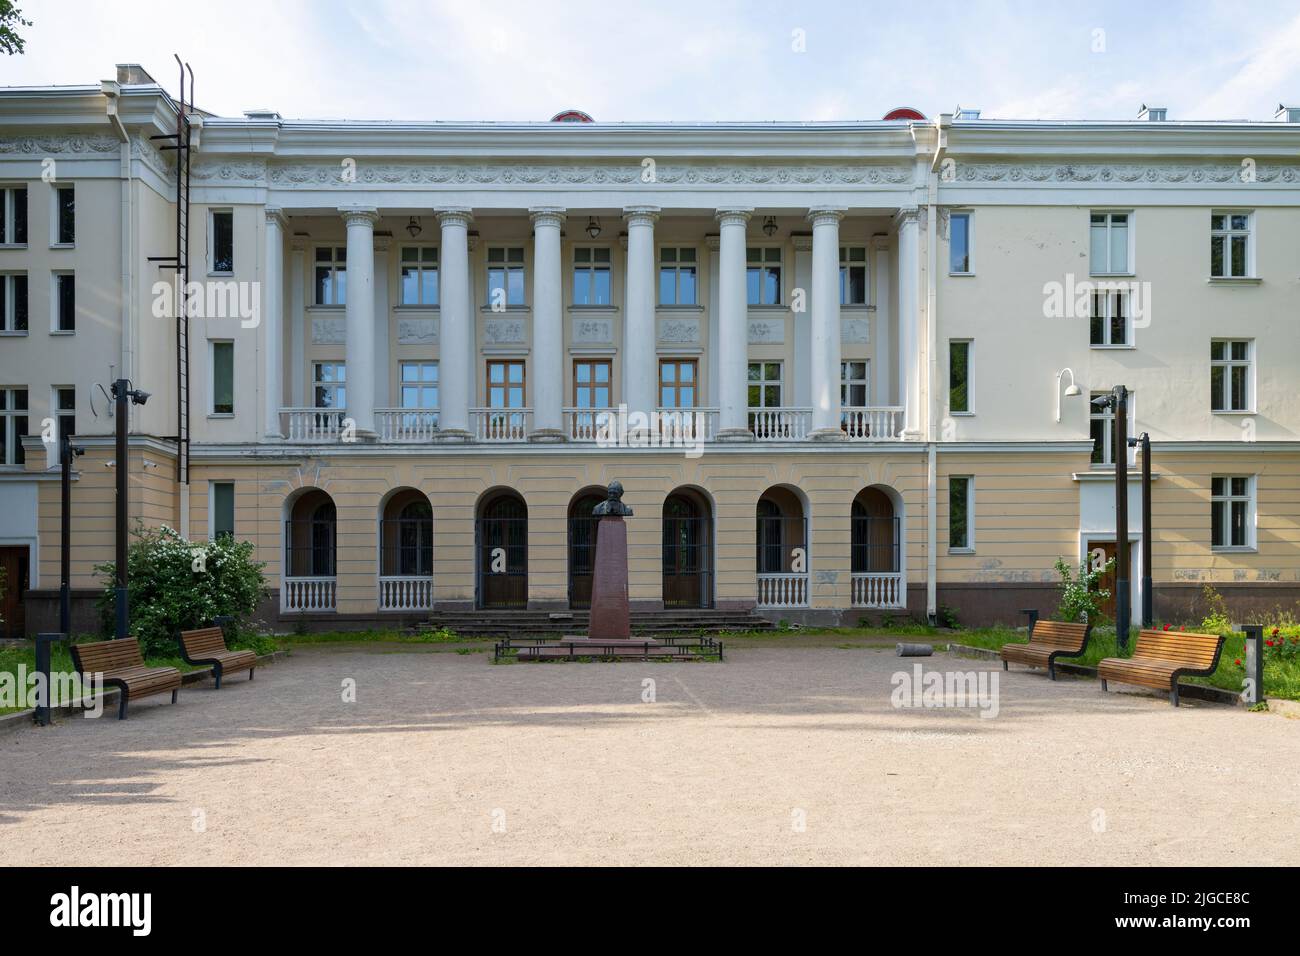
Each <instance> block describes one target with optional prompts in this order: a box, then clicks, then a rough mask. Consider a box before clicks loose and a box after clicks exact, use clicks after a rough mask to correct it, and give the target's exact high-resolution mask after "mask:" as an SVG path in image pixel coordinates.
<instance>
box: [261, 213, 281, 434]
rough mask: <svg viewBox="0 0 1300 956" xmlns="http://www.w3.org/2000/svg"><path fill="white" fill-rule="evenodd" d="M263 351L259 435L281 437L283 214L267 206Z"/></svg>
mask: <svg viewBox="0 0 1300 956" xmlns="http://www.w3.org/2000/svg"><path fill="white" fill-rule="evenodd" d="M262 343H263V344H262V349H263V352H262V354H263V357H264V358H265V369H266V380H265V386H264V388H265V394H264V395H263V408H264V409H265V412H266V414H265V416H264V418H263V422H264V424H263V428H262V434H263V436H264V437H266V438H283V437H284V436H283V435H282V434H281V433H280V405H281V404H282V403H283V401H284V215H283V213H281V211H280V210H279V209H278V208H277V207H275V206H267V207H266V269H265V270H264V274H263V276H262Z"/></svg>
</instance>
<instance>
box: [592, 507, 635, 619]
mask: <svg viewBox="0 0 1300 956" xmlns="http://www.w3.org/2000/svg"><path fill="white" fill-rule="evenodd" d="M587 635H588V637H589V638H591V639H592V640H624V641H625V640H628V639H629V638H630V637H631V636H632V618H631V613H630V611H629V609H628V601H627V524H625V523H624V521H623V517H622V516H621V515H611V514H607V515H602V516H601V518H600V520H599V522H598V523H597V525H596V561H595V567H594V568H593V573H592V582H591V624H590V626H589V628H588V630H587Z"/></svg>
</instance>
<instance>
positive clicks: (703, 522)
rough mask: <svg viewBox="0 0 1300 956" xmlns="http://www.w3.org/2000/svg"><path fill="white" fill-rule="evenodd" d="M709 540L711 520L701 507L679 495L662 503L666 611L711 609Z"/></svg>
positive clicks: (711, 550)
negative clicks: (697, 608) (674, 609)
mask: <svg viewBox="0 0 1300 956" xmlns="http://www.w3.org/2000/svg"><path fill="white" fill-rule="evenodd" d="M712 538H713V527H712V520H711V518H710V517H709V515H708V512H707V510H706V508H705V506H704V505H703V504H702V503H700V502H697V501H695V500H694V499H693V498H689V497H687V496H686V495H680V494H677V495H671V496H670V497H669V498H668V500H667V501H666V502H664V529H663V589H664V606H665V607H711V606H712V605H713V549H712V546H711V542H712Z"/></svg>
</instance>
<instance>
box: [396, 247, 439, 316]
mask: <svg viewBox="0 0 1300 956" xmlns="http://www.w3.org/2000/svg"><path fill="white" fill-rule="evenodd" d="M401 255H402V305H429V306H433V305H437V304H438V249H437V247H435V246H403V247H402V253H401Z"/></svg>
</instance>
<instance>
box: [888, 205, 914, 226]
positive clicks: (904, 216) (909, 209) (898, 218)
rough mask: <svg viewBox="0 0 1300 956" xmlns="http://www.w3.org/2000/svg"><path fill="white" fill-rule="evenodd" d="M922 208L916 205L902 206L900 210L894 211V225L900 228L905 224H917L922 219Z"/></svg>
mask: <svg viewBox="0 0 1300 956" xmlns="http://www.w3.org/2000/svg"><path fill="white" fill-rule="evenodd" d="M920 218H921V210H920V209H919V208H918V207H916V206H902V207H900V208H899V210H898V212H896V213H894V225H895V226H897V227H898V228H900V229H901V228H902V227H903V226H915V225H917V223H918V222H919V221H920Z"/></svg>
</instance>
